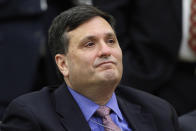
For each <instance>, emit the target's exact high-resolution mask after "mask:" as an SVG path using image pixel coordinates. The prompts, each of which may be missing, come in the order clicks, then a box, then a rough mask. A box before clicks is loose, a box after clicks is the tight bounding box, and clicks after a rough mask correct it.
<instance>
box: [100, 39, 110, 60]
mask: <svg viewBox="0 0 196 131" xmlns="http://www.w3.org/2000/svg"><path fill="white" fill-rule="evenodd" d="M110 55H111V47H109V46H108V45H107V43H105V42H102V43H101V44H100V49H99V57H108V56H110Z"/></svg>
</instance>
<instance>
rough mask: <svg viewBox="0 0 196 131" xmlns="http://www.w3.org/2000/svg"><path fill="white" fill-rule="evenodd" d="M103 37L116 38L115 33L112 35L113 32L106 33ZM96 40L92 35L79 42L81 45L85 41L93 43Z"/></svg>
mask: <svg viewBox="0 0 196 131" xmlns="http://www.w3.org/2000/svg"><path fill="white" fill-rule="evenodd" d="M104 35H105V36H106V37H115V38H116V35H115V33H113V32H108V33H105V34H104ZM96 39H97V38H96V36H94V35H89V36H87V37H85V38H83V39H82V40H81V43H83V42H86V41H88V40H93V41H95V40H96Z"/></svg>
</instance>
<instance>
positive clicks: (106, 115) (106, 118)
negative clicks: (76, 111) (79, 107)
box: [96, 106, 121, 131]
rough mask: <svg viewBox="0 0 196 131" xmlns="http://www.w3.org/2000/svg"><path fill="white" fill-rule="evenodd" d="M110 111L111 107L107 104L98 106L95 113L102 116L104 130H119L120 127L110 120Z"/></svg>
mask: <svg viewBox="0 0 196 131" xmlns="http://www.w3.org/2000/svg"><path fill="white" fill-rule="evenodd" d="M110 111H111V109H110V108H108V107H107V106H100V107H99V109H97V111H96V113H97V115H98V116H100V117H101V118H102V121H103V125H104V129H105V131H121V129H120V128H119V127H118V126H117V125H116V124H115V123H114V122H113V121H112V119H111V117H110Z"/></svg>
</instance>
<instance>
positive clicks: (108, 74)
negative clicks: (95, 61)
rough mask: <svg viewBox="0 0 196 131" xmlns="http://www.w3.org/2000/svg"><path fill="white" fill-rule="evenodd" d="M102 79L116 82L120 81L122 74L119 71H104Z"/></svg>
mask: <svg viewBox="0 0 196 131" xmlns="http://www.w3.org/2000/svg"><path fill="white" fill-rule="evenodd" d="M101 75H102V76H101V77H102V80H103V81H105V82H109V83H110V82H112V83H116V82H118V81H120V75H119V74H118V73H117V72H114V71H109V70H108V71H104V72H103V74H101Z"/></svg>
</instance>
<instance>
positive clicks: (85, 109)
mask: <svg viewBox="0 0 196 131" xmlns="http://www.w3.org/2000/svg"><path fill="white" fill-rule="evenodd" d="M68 90H69V91H70V93H71V94H72V96H73V98H74V99H75V101H76V102H77V104H78V105H79V107H80V109H81V111H82V113H83V114H84V117H85V119H86V120H87V121H89V119H90V118H91V117H92V115H93V114H94V113H95V112H96V110H97V109H98V108H99V105H98V104H96V103H94V102H93V101H91V100H90V99H88V98H87V97H85V96H83V95H81V94H79V93H77V92H76V91H74V90H73V89H71V88H69V87H68ZM106 106H107V107H109V108H110V109H112V110H113V111H114V112H115V113H116V114H117V116H118V117H119V118H120V119H121V120H123V117H122V113H121V112H120V109H119V107H118V103H117V99H116V95H115V93H113V95H112V97H111V99H110V100H109V101H108V103H107V104H106Z"/></svg>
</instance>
